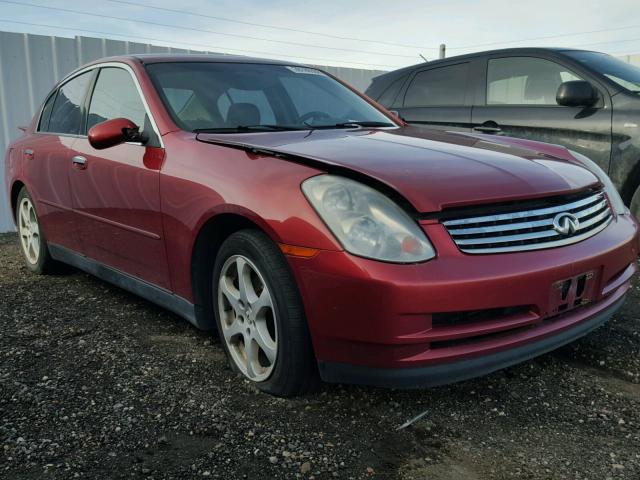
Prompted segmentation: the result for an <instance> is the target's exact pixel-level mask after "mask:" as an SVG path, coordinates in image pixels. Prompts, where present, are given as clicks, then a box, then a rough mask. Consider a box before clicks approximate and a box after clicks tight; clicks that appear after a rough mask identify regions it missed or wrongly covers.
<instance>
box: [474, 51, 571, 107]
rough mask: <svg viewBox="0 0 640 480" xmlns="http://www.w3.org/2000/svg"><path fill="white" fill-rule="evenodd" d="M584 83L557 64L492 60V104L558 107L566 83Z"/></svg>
mask: <svg viewBox="0 0 640 480" xmlns="http://www.w3.org/2000/svg"><path fill="white" fill-rule="evenodd" d="M570 80H581V78H580V77H578V76H577V75H576V74H574V73H573V72H570V71H569V70H568V69H567V68H565V67H563V66H562V65H559V64H557V63H555V62H552V61H549V60H544V59H542V58H534V57H509V58H496V59H492V60H489V65H488V69H487V104H488V105H557V103H556V93H557V92H558V87H559V86H560V84H561V83H563V82H568V81H570Z"/></svg>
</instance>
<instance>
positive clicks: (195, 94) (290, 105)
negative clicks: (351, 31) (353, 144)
mask: <svg viewBox="0 0 640 480" xmlns="http://www.w3.org/2000/svg"><path fill="white" fill-rule="evenodd" d="M147 71H148V72H149V75H150V76H151V79H152V81H153V83H154V84H155V86H156V89H157V90H158V91H159V92H160V95H161V97H162V100H163V102H164V104H165V106H166V108H167V110H168V111H169V113H170V114H171V116H172V117H173V119H174V121H175V122H176V123H177V124H178V125H179V126H180V127H181V128H183V129H185V130H190V131H213V132H223V133H236V132H242V131H249V130H257V131H261V130H264V131H269V130H309V129H315V128H349V127H357V126H363V127H391V126H395V124H394V123H392V121H391V120H390V119H389V118H388V117H387V116H386V115H384V114H383V113H382V112H380V111H379V110H377V109H376V108H374V107H373V106H372V105H370V104H369V103H367V102H366V101H365V100H363V99H362V98H360V97H359V96H358V95H356V94H355V93H354V92H352V91H351V90H349V89H348V88H346V87H345V86H343V85H342V84H340V83H339V82H337V81H335V80H334V79H333V78H331V77H329V76H328V75H326V74H324V73H322V72H321V71H320V70H316V69H314V68H308V67H298V66H285V65H263V64H249V63H213V62H199V63H196V62H193V63H191V62H173V63H155V64H151V65H148V66H147Z"/></svg>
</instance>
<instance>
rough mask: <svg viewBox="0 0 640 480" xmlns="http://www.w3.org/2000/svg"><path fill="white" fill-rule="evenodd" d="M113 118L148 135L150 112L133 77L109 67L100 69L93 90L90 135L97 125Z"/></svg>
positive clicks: (120, 69) (88, 127)
mask: <svg viewBox="0 0 640 480" xmlns="http://www.w3.org/2000/svg"><path fill="white" fill-rule="evenodd" d="M113 118H128V119H129V120H131V121H132V122H133V123H135V124H136V125H138V126H139V127H140V130H147V131H148V128H146V127H147V112H146V110H145V108H144V104H143V103H142V99H141V98H140V94H139V93H138V89H137V88H136V86H135V84H134V83H133V79H132V78H131V75H130V74H129V72H127V71H126V70H123V69H122V68H115V67H106V68H102V69H100V73H99V75H98V80H97V81H96V86H95V88H94V89H93V95H92V96H91V104H90V106H89V116H88V118H87V131H88V130H89V129H90V128H91V127H93V126H94V125H97V124H98V123H101V122H104V121H105V120H111V119H113Z"/></svg>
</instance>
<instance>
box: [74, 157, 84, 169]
mask: <svg viewBox="0 0 640 480" xmlns="http://www.w3.org/2000/svg"><path fill="white" fill-rule="evenodd" d="M71 163H73V166H74V167H75V168H77V169H78V170H84V169H85V168H87V159H86V158H84V157H83V156H80V155H76V156H75V157H73V158H72V159H71Z"/></svg>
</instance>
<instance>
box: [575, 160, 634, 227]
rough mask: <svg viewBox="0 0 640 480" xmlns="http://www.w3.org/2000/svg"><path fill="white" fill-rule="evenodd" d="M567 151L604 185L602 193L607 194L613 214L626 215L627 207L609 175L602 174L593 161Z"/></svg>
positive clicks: (602, 171)
mask: <svg viewBox="0 0 640 480" xmlns="http://www.w3.org/2000/svg"><path fill="white" fill-rule="evenodd" d="M569 151H570V152H571V155H573V156H574V157H575V158H576V160H578V161H579V162H580V163H582V165H583V166H584V168H586V169H587V170H589V171H590V172H591V173H593V174H594V175H595V176H596V177H598V180H600V183H602V185H604V191H605V193H606V194H607V197H609V201H610V202H611V206H612V207H613V209H614V210H615V212H616V213H617V214H618V215H624V214H625V213H627V207H626V206H625V204H624V202H623V201H622V197H620V194H619V193H618V190H617V189H616V187H615V185H614V184H613V182H612V181H611V179H610V178H609V175H607V174H606V173H605V172H604V170H602V169H601V168H600V167H599V166H598V165H597V164H596V163H595V162H594V161H593V160H591V159H589V158H587V157H585V156H584V155H582V154H581V153H578V152H574V151H573V150H569Z"/></svg>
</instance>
